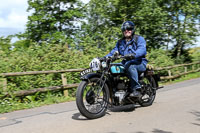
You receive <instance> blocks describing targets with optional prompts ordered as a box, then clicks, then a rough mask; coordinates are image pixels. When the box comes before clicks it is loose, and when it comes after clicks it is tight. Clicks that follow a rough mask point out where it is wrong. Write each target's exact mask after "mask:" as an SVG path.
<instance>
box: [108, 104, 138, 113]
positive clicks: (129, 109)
mask: <svg viewBox="0 0 200 133" xmlns="http://www.w3.org/2000/svg"><path fill="white" fill-rule="evenodd" d="M135 108H138V107H136V106H135V105H133V104H130V105H124V106H114V107H111V108H109V109H108V110H110V111H111V112H132V111H134V110H135Z"/></svg>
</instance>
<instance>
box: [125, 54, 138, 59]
mask: <svg viewBox="0 0 200 133" xmlns="http://www.w3.org/2000/svg"><path fill="white" fill-rule="evenodd" d="M124 58H125V59H126V60H132V59H135V55H134V54H127V55H125V56H124Z"/></svg>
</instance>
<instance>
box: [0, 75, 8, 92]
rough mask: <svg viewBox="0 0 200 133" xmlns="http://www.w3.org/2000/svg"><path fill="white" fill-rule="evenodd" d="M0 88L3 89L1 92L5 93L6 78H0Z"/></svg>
mask: <svg viewBox="0 0 200 133" xmlns="http://www.w3.org/2000/svg"><path fill="white" fill-rule="evenodd" d="M0 87H2V88H3V91H6V89H7V79H6V78H0Z"/></svg>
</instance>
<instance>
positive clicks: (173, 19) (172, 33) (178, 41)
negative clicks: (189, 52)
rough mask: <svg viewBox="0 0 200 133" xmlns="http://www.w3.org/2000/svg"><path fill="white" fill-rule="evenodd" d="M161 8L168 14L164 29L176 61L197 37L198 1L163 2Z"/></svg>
mask: <svg viewBox="0 0 200 133" xmlns="http://www.w3.org/2000/svg"><path fill="white" fill-rule="evenodd" d="M160 4H162V8H163V10H164V11H165V12H167V13H168V15H167V19H166V29H167V36H168V38H169V39H168V41H167V43H168V44H169V43H172V44H174V45H173V50H174V51H173V56H174V57H176V59H177V60H179V59H180V58H181V55H183V54H185V53H184V52H185V50H184V48H185V47H186V46H191V45H193V44H194V41H196V37H197V36H198V35H199V30H198V28H197V27H198V26H197V25H198V24H199V18H200V15H199V14H200V6H199V5H200V1H198V0H173V1H170V0H163V1H161V2H160Z"/></svg>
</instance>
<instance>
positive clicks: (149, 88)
mask: <svg viewBox="0 0 200 133" xmlns="http://www.w3.org/2000/svg"><path fill="white" fill-rule="evenodd" d="M141 85H142V89H143V93H142V97H141V98H140V99H139V104H140V105H141V106H143V107H146V106H150V105H152V103H153V101H154V99H155V97H156V83H155V80H154V78H153V77H152V76H147V77H146V76H145V77H144V79H143V82H142V83H141Z"/></svg>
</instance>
